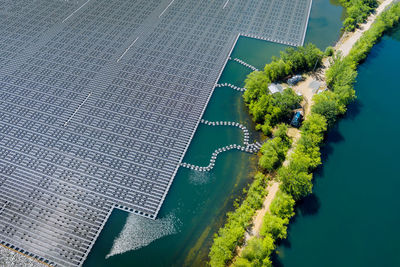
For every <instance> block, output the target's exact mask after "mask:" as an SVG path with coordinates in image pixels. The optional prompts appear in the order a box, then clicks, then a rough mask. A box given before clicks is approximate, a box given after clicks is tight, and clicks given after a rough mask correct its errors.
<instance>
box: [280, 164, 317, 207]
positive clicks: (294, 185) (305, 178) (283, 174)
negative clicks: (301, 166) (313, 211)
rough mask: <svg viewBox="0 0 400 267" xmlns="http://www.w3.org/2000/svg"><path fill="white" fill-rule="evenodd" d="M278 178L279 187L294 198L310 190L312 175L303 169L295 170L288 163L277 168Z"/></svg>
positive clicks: (309, 192)
mask: <svg viewBox="0 0 400 267" xmlns="http://www.w3.org/2000/svg"><path fill="white" fill-rule="evenodd" d="M278 179H279V180H280V181H281V182H282V184H281V189H282V190H283V191H284V192H285V193H287V194H289V195H291V196H293V198H294V199H295V200H299V199H301V198H303V197H305V196H308V195H309V194H311V192H312V175H311V174H308V173H307V172H304V171H300V172H297V171H296V170H294V169H293V168H291V166H290V165H289V166H288V167H282V168H280V169H279V171H278Z"/></svg>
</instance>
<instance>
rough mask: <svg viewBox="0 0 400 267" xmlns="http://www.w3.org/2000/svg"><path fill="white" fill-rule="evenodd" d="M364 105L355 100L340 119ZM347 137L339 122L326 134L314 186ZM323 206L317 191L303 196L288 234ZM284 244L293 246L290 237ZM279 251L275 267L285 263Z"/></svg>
mask: <svg viewBox="0 0 400 267" xmlns="http://www.w3.org/2000/svg"><path fill="white" fill-rule="evenodd" d="M362 107H363V104H362V102H361V101H359V100H355V101H354V102H353V103H351V104H350V105H349V106H348V110H347V113H346V115H345V117H343V118H342V119H340V120H351V121H353V120H354V119H355V118H356V117H357V116H358V115H359V114H360V111H361V109H362ZM344 141H345V139H344V137H343V135H342V134H341V133H340V129H339V126H338V123H336V124H335V126H334V127H333V128H332V129H330V130H329V132H328V133H327V135H326V138H325V143H324V145H323V146H322V148H321V161H322V164H321V165H320V166H319V167H318V168H317V169H316V170H315V171H314V178H313V179H314V181H313V183H314V186H315V185H316V184H317V183H318V179H319V178H322V177H324V163H325V162H326V161H327V160H328V158H329V156H330V155H331V154H332V153H333V150H334V147H335V145H337V144H338V143H342V142H344ZM320 207H321V201H320V199H319V197H318V195H317V194H316V193H313V194H311V195H309V196H307V197H305V198H303V199H302V200H301V201H299V202H298V203H297V204H296V207H295V210H296V215H295V216H294V217H293V218H292V219H291V220H290V223H289V225H288V236H289V235H290V229H291V227H292V226H293V224H295V223H296V221H297V220H300V219H301V218H302V217H305V216H315V215H317V214H318V212H319V210H320ZM279 246H282V247H285V248H291V247H292V245H291V243H290V238H289V237H288V238H286V239H284V240H280V241H279V242H278V243H277V247H279ZM278 253H279V252H278V251H276V253H273V254H272V255H271V260H272V263H273V266H275V267H283V266H284V265H283V263H282V261H281V258H280V257H279V254H278Z"/></svg>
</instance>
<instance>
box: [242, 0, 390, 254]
mask: <svg viewBox="0 0 400 267" xmlns="http://www.w3.org/2000/svg"><path fill="white" fill-rule="evenodd" d="M394 1H395V0H385V1H383V2H382V3H381V4H380V5H379V7H378V8H377V9H376V12H375V14H371V15H370V16H369V17H368V19H367V21H366V23H364V24H362V25H360V28H359V29H357V30H356V31H354V32H350V33H346V34H344V35H343V36H342V38H341V39H340V40H339V42H338V43H337V44H336V46H335V50H336V51H341V53H342V56H346V55H348V54H349V52H350V50H351V48H352V47H353V45H354V44H355V43H356V42H357V41H358V40H359V39H360V38H361V36H362V35H363V33H364V32H365V31H367V30H369V28H370V27H371V25H372V24H373V22H374V21H375V19H376V17H377V16H378V15H379V14H381V13H382V12H383V11H384V10H385V9H386V7H388V6H389V5H390V4H391V3H392V2H394ZM322 65H323V66H322V67H321V68H320V70H319V71H318V72H317V73H315V74H314V75H308V76H306V79H305V80H304V81H302V82H299V83H298V84H297V85H296V86H294V87H293V89H294V90H295V91H296V92H299V93H301V94H302V95H303V98H304V101H305V103H304V104H305V106H304V111H305V116H307V115H308V114H309V113H310V111H311V106H312V97H313V90H312V88H310V87H309V85H310V83H311V82H312V81H314V80H319V81H320V82H322V84H325V71H326V70H327V69H328V68H329V65H330V64H329V60H328V59H324V60H323V63H322ZM291 135H293V136H292V138H293V145H292V148H291V149H290V151H289V152H288V155H289V154H290V152H291V151H292V150H293V149H294V147H295V146H296V143H297V141H298V139H299V137H300V133H299V131H298V130H297V131H294V132H292V133H291ZM287 164H288V160H285V162H284V163H283V165H287ZM278 190H279V182H278V181H275V180H273V181H271V182H270V184H269V187H268V195H267V196H266V197H265V200H264V203H263V207H262V209H260V210H258V211H257V212H256V215H255V216H254V218H253V227H252V229H251V231H250V232H249V233H246V236H245V241H247V240H249V239H250V238H251V237H253V236H258V235H259V233H260V230H261V226H262V223H263V218H264V216H265V214H266V213H267V212H269V207H270V205H271V202H272V201H273V200H274V198H275V195H276V193H277V191H278ZM245 244H246V242H245ZM242 250H243V247H239V248H238V249H237V255H240V253H241V252H242Z"/></svg>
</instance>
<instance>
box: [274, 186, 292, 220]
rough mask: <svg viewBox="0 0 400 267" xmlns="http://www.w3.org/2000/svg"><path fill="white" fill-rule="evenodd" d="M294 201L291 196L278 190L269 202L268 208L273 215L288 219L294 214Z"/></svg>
mask: <svg viewBox="0 0 400 267" xmlns="http://www.w3.org/2000/svg"><path fill="white" fill-rule="evenodd" d="M294 204H295V201H294V199H293V198H292V196H290V195H288V194H286V193H285V192H283V191H281V190H279V191H278V192H277V193H276V196H275V198H274V200H273V201H272V203H271V206H270V210H271V213H272V214H273V215H275V216H278V217H279V218H282V219H290V218H291V217H293V215H294Z"/></svg>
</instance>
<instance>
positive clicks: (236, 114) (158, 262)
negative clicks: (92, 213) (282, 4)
mask: <svg viewBox="0 0 400 267" xmlns="http://www.w3.org/2000/svg"><path fill="white" fill-rule="evenodd" d="M342 15H343V10H342V8H341V7H340V6H338V5H337V3H336V2H335V1H328V0H314V1H313V7H312V10H311V17H310V22H309V28H308V31H307V37H306V42H313V43H315V44H317V45H318V46H319V47H320V48H321V49H324V48H325V47H326V46H328V45H332V44H334V43H335V41H336V40H337V38H338V37H339V33H340V27H341V17H342ZM284 48H285V46H283V45H279V44H274V43H270V42H265V41H261V40H256V39H251V38H240V39H239V41H238V43H237V45H236V47H235V49H234V51H233V53H232V57H237V58H240V59H242V60H244V61H246V62H247V63H249V64H252V65H254V66H255V67H257V68H259V69H262V68H263V67H264V65H265V64H266V63H267V62H268V61H270V59H271V57H272V56H278V55H279V51H281V50H283V49H284ZM249 73H250V70H249V69H247V68H245V67H243V66H242V65H240V64H238V63H236V62H232V61H230V62H229V63H228V64H227V66H226V68H225V70H224V72H223V74H222V76H221V78H220V82H221V83H223V82H229V83H232V84H235V85H237V86H243V85H244V79H245V78H246V76H247V75H248V74H249ZM203 118H204V119H206V120H211V121H213V120H228V121H237V122H240V123H242V124H244V125H245V126H246V127H248V129H249V130H251V129H253V128H254V125H253V123H252V122H251V119H250V117H249V116H248V113H247V110H246V107H245V105H244V103H243V100H242V97H241V93H240V92H237V91H234V90H232V89H229V88H216V90H215V91H214V94H213V96H212V98H211V100H210V103H209V105H208V107H207V110H206V112H205V114H204V116H203ZM253 138H259V136H258V134H257V133H254V132H251V138H250V140H253ZM242 140H243V135H242V133H241V131H240V130H239V129H237V128H231V127H223V126H222V127H210V126H205V125H200V126H199V128H198V130H197V132H196V135H195V137H194V139H193V141H192V143H191V145H190V147H189V150H188V152H187V154H186V156H185V159H184V162H187V163H191V164H198V165H203V166H204V165H207V164H208V161H209V159H210V156H211V153H212V152H213V151H214V150H215V149H217V148H219V147H221V146H225V145H228V144H233V143H236V144H242ZM255 171H256V157H255V156H252V155H250V154H245V153H242V152H238V151H229V152H225V153H222V154H220V155H219V156H218V159H217V162H216V166H215V168H214V169H213V170H212V171H211V172H209V173H199V172H195V171H191V170H188V169H184V168H180V169H179V171H178V173H177V175H176V177H175V180H174V182H173V184H172V187H171V189H170V191H169V193H168V196H167V198H166V200H165V202H164V204H163V207H162V209H161V210H160V213H159V216H158V219H157V220H156V221H151V220H148V219H145V218H141V217H137V216H135V215H129V214H127V213H125V212H122V211H118V210H116V211H114V212H113V214H112V215H111V217H110V219H109V221H108V222H107V224H106V225H105V227H104V229H103V231H102V233H101V234H100V236H99V238H98V240H97V241H96V243H95V245H94V247H93V249H92V251H91V253H90V254H89V257H88V259H87V260H86V262H85V264H84V266H85V267H92V266H95V267H103V266H104V267H105V266H107V267H109V266H111V267H120V266H121V267H122V266H204V265H205V262H206V261H207V255H208V251H209V248H210V246H211V242H212V236H213V234H214V233H215V232H216V231H217V230H218V228H219V227H221V225H222V224H223V222H224V218H225V214H226V212H227V211H229V210H231V209H232V206H233V200H234V199H235V198H236V197H238V196H240V195H241V192H242V190H243V188H244V187H245V186H246V184H248V183H249V181H251V177H252V176H253V175H254V173H255Z"/></svg>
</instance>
